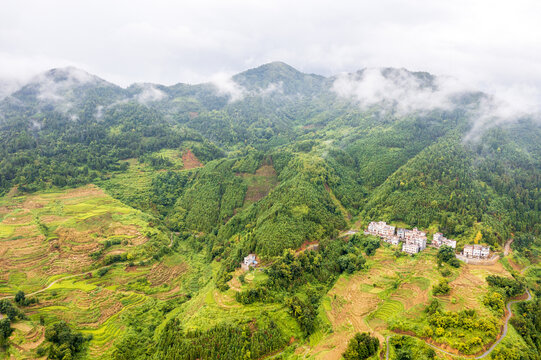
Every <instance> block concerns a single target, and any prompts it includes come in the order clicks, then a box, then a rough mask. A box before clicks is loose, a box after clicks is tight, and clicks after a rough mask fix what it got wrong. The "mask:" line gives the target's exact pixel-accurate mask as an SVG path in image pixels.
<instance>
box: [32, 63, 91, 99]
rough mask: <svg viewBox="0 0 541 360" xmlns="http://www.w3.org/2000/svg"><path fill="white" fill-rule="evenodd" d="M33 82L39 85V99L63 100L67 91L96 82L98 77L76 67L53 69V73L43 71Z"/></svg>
mask: <svg viewBox="0 0 541 360" xmlns="http://www.w3.org/2000/svg"><path fill="white" fill-rule="evenodd" d="M31 81H32V82H36V83H37V84H38V85H39V95H38V99H41V100H52V101H63V100H65V95H66V91H69V90H71V89H73V88H74V87H77V86H81V85H84V84H90V83H95V82H96V81H97V78H96V77H95V76H93V75H91V74H89V73H87V72H86V71H83V70H81V69H77V68H74V67H66V68H61V69H55V70H53V73H51V72H47V73H41V74H39V75H37V76H36V77H35V78H34V79H32V80H31Z"/></svg>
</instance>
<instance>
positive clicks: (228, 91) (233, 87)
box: [211, 73, 247, 102]
mask: <svg viewBox="0 0 541 360" xmlns="http://www.w3.org/2000/svg"><path fill="white" fill-rule="evenodd" d="M211 84H212V85H214V87H216V90H217V93H218V94H219V95H225V96H228V97H229V101H230V102H235V101H238V100H241V99H242V98H244V96H246V95H247V91H246V89H245V88H244V87H242V86H240V85H239V84H237V83H236V82H235V81H234V80H233V79H232V78H231V75H228V74H226V73H217V74H214V75H213V76H212V78H211Z"/></svg>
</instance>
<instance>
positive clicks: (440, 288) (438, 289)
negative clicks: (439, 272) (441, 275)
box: [432, 279, 451, 295]
mask: <svg viewBox="0 0 541 360" xmlns="http://www.w3.org/2000/svg"><path fill="white" fill-rule="evenodd" d="M449 291H451V287H450V286H449V282H448V281H447V279H441V280H440V283H439V284H438V285H434V286H433V287H432V294H434V295H445V294H449Z"/></svg>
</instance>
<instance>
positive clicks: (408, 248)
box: [402, 242, 421, 254]
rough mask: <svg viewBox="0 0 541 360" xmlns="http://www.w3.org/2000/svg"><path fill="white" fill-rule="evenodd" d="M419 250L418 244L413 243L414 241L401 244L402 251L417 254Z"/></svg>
mask: <svg viewBox="0 0 541 360" xmlns="http://www.w3.org/2000/svg"><path fill="white" fill-rule="evenodd" d="M419 251H421V250H420V248H419V245H417V244H415V243H414V242H406V243H404V244H402V252H405V253H408V254H417V253H418V252H419Z"/></svg>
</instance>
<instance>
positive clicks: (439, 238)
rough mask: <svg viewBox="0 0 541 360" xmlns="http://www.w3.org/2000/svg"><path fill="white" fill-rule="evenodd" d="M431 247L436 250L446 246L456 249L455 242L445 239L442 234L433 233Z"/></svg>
mask: <svg viewBox="0 0 541 360" xmlns="http://www.w3.org/2000/svg"><path fill="white" fill-rule="evenodd" d="M432 245H434V246H435V247H438V248H439V247H440V246H442V245H447V246H450V247H452V248H453V249H456V240H451V239H447V238H446V237H445V236H443V234H442V233H435V234H434V236H433V237H432Z"/></svg>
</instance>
